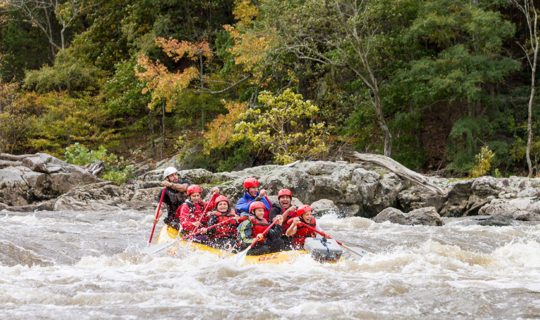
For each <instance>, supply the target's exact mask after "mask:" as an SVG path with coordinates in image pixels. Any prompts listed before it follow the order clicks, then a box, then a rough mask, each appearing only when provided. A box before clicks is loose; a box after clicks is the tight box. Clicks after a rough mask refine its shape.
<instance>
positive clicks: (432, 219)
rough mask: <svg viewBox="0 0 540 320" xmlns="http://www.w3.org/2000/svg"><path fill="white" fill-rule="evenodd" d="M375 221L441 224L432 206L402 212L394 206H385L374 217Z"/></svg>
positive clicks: (406, 223)
mask: <svg viewBox="0 0 540 320" xmlns="http://www.w3.org/2000/svg"><path fill="white" fill-rule="evenodd" d="M373 221H375V222H379V223H380V222H385V221H389V222H392V223H397V224H404V225H429V226H441V225H443V222H442V219H441V216H440V215H439V213H438V212H437V210H436V209H435V208H434V207H426V208H420V209H416V210H413V211H411V212H408V213H404V212H402V211H401V210H399V209H396V208H386V209H384V210H382V211H381V212H380V213H379V214H378V215H377V216H375V218H373Z"/></svg>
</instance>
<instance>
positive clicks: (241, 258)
mask: <svg viewBox="0 0 540 320" xmlns="http://www.w3.org/2000/svg"><path fill="white" fill-rule="evenodd" d="M278 221H279V219H276V220H274V222H272V223H271V224H270V225H269V226H268V227H267V228H266V229H265V230H264V231H263V232H262V233H260V234H262V235H263V237H264V236H265V235H266V234H267V233H268V231H270V229H271V228H272V227H273V226H274V225H275V224H276V223H277V222H278ZM257 242H259V238H257V237H255V238H254V239H253V242H252V243H251V244H250V245H249V247H247V249H245V250H244V251H242V252H240V253H238V255H237V256H236V264H242V262H244V259H245V258H246V256H247V253H248V251H249V250H250V249H251V248H253V247H254V246H255V244H257Z"/></svg>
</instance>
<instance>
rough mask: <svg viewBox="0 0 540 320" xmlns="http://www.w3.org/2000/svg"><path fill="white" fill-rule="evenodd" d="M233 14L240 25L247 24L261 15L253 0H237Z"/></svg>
mask: <svg viewBox="0 0 540 320" xmlns="http://www.w3.org/2000/svg"><path fill="white" fill-rule="evenodd" d="M233 15H234V18H235V19H236V20H237V21H238V23H237V24H238V25H242V26H247V25H249V24H251V22H252V20H253V19H254V18H255V17H257V16H258V15H259V10H258V9H257V7H256V6H255V5H253V3H251V0H236V1H235V6H234V9H233Z"/></svg>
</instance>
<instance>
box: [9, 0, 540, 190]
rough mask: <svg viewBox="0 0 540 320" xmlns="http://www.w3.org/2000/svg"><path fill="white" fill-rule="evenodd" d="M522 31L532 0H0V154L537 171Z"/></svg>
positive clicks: (118, 170) (531, 50)
mask: <svg viewBox="0 0 540 320" xmlns="http://www.w3.org/2000/svg"><path fill="white" fill-rule="evenodd" d="M537 28H538V27H537V15H536V9H535V6H534V2H533V1H530V0H529V1H517V0H468V1H464V0H376V1H374V0H371V1H370V0H363V1H361V0H176V1H174V0H106V1H104V0H0V152H4V153H14V154H24V153H35V152H46V153H49V154H52V155H55V156H58V157H60V158H62V159H65V160H67V161H69V162H72V163H77V164H86V163H89V162H92V161H94V160H95V159H100V160H102V161H105V163H107V165H108V172H106V175H107V176H106V178H107V179H110V180H113V181H124V180H126V179H127V178H129V175H130V173H131V172H132V170H133V164H136V163H141V162H145V161H146V162H148V161H155V162H157V161H160V160H162V159H165V158H168V157H172V156H175V155H176V157H177V159H178V162H179V163H181V164H182V167H183V168H206V169H208V170H212V171H230V170H238V169H241V168H245V167H250V166H254V165H260V164H270V163H275V164H287V163H290V162H293V161H296V160H303V159H310V160H341V159H346V158H347V154H348V153H350V152H351V151H358V152H367V153H380V154H384V155H387V156H390V157H392V158H393V159H395V160H397V161H399V162H401V163H403V164H404V165H406V166H408V167H409V168H411V169H414V170H417V171H422V172H430V173H435V174H439V175H444V176H455V177H464V176H481V175H484V174H491V175H494V176H509V175H529V176H534V175H536V173H537V170H538V165H539V163H540V137H539V133H540V128H539V125H538V123H539V116H540V113H539V111H538V103H537V101H538V99H536V98H537V97H536V92H535V80H536V63H537V62H536V61H537V53H538V50H539V48H538V38H537Z"/></svg>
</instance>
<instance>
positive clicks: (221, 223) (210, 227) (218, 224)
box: [183, 217, 248, 240]
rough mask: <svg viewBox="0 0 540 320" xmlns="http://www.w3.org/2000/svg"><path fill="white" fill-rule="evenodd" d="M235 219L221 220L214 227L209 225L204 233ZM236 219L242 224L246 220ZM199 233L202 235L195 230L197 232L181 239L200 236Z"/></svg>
mask: <svg viewBox="0 0 540 320" xmlns="http://www.w3.org/2000/svg"><path fill="white" fill-rule="evenodd" d="M235 218H236V217H232V218H229V219H227V220H223V221H221V222H220V223H216V224H214V225H211V226H209V227H208V228H206V231H208V230H211V229H214V228H216V227H219V226H221V225H223V224H226V223H228V222H231V221H233V220H234V219H235ZM238 218H239V219H238V222H242V221H244V220H246V219H247V218H248V217H238ZM200 233H202V230H200V229H199V230H197V231H195V232H193V233H191V234H188V235H185V236H184V237H183V239H184V240H185V239H186V238H188V237H193V236H195V235H198V234H200Z"/></svg>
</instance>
